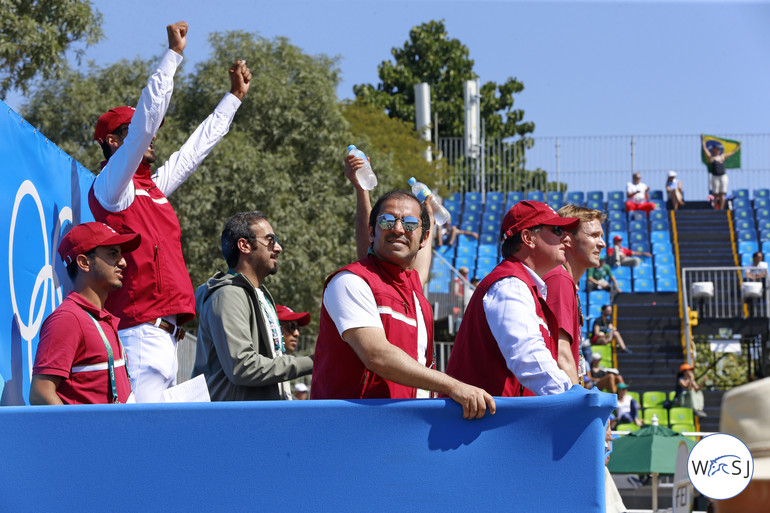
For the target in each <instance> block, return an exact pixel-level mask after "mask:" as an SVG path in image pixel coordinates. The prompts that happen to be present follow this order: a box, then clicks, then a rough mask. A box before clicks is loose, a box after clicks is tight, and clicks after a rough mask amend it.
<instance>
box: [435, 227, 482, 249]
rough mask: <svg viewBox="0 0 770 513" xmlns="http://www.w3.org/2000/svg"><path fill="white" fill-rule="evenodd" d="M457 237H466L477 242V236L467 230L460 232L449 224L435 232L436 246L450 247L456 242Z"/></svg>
mask: <svg viewBox="0 0 770 513" xmlns="http://www.w3.org/2000/svg"><path fill="white" fill-rule="evenodd" d="M458 235H468V236H470V237H474V238H475V239H477V240H478V238H479V234H478V233H476V232H472V231H469V230H461V229H460V228H458V227H457V226H455V225H453V224H452V223H451V221H450V222H448V223H446V224H445V225H443V226H442V227H441V229H440V230H436V246H452V245H454V243H455V242H456V241H457V236H458Z"/></svg>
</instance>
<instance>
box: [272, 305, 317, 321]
mask: <svg viewBox="0 0 770 513" xmlns="http://www.w3.org/2000/svg"><path fill="white" fill-rule="evenodd" d="M275 311H276V312H277V313H278V320H279V321H297V324H299V325H300V326H307V325H308V324H310V312H295V311H294V310H292V309H291V308H289V307H288V306H283V305H275Z"/></svg>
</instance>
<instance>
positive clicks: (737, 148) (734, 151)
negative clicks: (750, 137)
mask: <svg viewBox="0 0 770 513" xmlns="http://www.w3.org/2000/svg"><path fill="white" fill-rule="evenodd" d="M740 149H741V145H740V143H738V145H737V146H736V147H735V149H734V150H733V151H731V152H730V153H725V158H726V159H728V158H730V157H732V156H733V155H735V154H736V153H738V150H740Z"/></svg>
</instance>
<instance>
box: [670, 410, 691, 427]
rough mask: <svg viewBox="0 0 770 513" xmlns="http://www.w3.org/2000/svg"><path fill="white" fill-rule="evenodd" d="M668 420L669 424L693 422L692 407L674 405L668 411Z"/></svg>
mask: <svg viewBox="0 0 770 513" xmlns="http://www.w3.org/2000/svg"><path fill="white" fill-rule="evenodd" d="M668 420H669V422H671V424H695V417H694V414H693V411H692V408H685V407H682V406H675V407H673V408H671V409H670V410H669V411H668Z"/></svg>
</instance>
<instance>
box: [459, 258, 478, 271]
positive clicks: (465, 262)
mask: <svg viewBox="0 0 770 513" xmlns="http://www.w3.org/2000/svg"><path fill="white" fill-rule="evenodd" d="M454 266H455V268H460V267H467V268H468V269H474V268H475V267H476V255H473V256H469V257H468V256H459V255H458V256H456V257H455V262H454Z"/></svg>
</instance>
